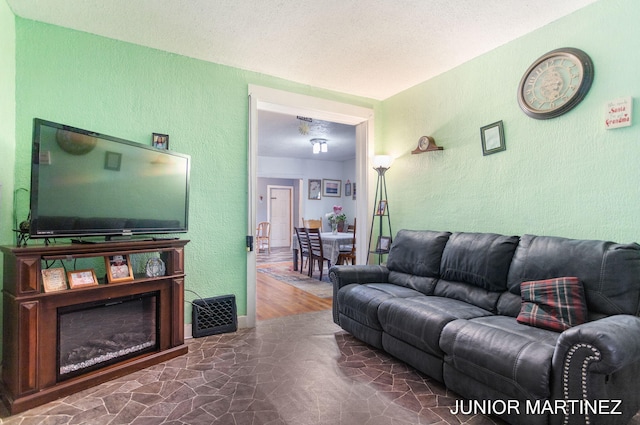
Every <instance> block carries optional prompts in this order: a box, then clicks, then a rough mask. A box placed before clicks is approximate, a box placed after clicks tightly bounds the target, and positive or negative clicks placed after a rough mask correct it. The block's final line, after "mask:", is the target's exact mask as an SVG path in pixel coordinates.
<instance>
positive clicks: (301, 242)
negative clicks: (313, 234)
mask: <svg viewBox="0 0 640 425" xmlns="http://www.w3.org/2000/svg"><path fill="white" fill-rule="evenodd" d="M293 229H294V230H295V232H296V237H297V238H298V247H299V250H300V273H302V270H304V259H305V258H306V259H307V268H309V266H310V262H309V258H310V254H309V237H308V236H307V233H306V232H305V231H304V227H294V228H293ZM309 273H310V272H309V270H307V275H309Z"/></svg>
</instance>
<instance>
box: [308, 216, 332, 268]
mask: <svg viewBox="0 0 640 425" xmlns="http://www.w3.org/2000/svg"><path fill="white" fill-rule="evenodd" d="M304 231H305V233H306V234H307V237H308V238H309V253H310V257H309V277H313V266H314V265H315V264H318V269H320V280H322V269H323V268H324V262H325V261H326V262H327V267H331V259H330V258H326V257H325V256H324V250H323V248H322V237H321V236H320V229H318V228H306V227H305V229H304Z"/></svg>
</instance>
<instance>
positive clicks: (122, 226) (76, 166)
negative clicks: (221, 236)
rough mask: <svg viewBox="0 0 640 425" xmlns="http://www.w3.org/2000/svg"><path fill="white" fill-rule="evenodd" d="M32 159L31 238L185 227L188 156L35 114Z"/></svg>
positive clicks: (157, 231) (168, 230)
mask: <svg viewBox="0 0 640 425" xmlns="http://www.w3.org/2000/svg"><path fill="white" fill-rule="evenodd" d="M31 163H32V166H31V194H30V198H31V202H30V208H31V219H30V223H29V224H30V226H29V233H30V235H31V237H36V238H38V237H39V238H55V237H74V236H78V237H79V236H107V237H110V236H130V235H134V234H145V235H151V234H161V233H181V232H186V231H187V229H188V216H189V167H190V157H189V156H188V155H183V154H179V153H176V152H172V151H168V150H164V149H157V148H155V147H152V146H145V145H143V144H140V143H134V142H130V141H127V140H122V139H119V138H116V137H112V136H106V135H104V134H98V133H95V132H92V131H87V130H82V129H79V128H74V127H70V126H67V125H62V124H57V123H53V122H50V121H45V120H42V119H39V118H36V119H34V124H33V156H32V161H31Z"/></svg>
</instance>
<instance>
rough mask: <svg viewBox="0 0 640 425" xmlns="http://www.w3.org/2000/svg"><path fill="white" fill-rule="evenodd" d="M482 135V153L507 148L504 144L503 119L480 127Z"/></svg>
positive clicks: (486, 153) (489, 153)
mask: <svg viewBox="0 0 640 425" xmlns="http://www.w3.org/2000/svg"><path fill="white" fill-rule="evenodd" d="M480 137H481V139H482V155H491V154H492V153H496V152H500V151H503V150H506V149H507V147H506V145H505V144H504V128H503V127H502V121H498V122H494V123H493V124H489V125H485V126H484V127H482V128H481V129H480Z"/></svg>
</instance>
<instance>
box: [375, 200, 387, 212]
mask: <svg viewBox="0 0 640 425" xmlns="http://www.w3.org/2000/svg"><path fill="white" fill-rule="evenodd" d="M386 212H387V200H386V199H381V200H380V201H378V208H376V215H384V214H385V213H386Z"/></svg>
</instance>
